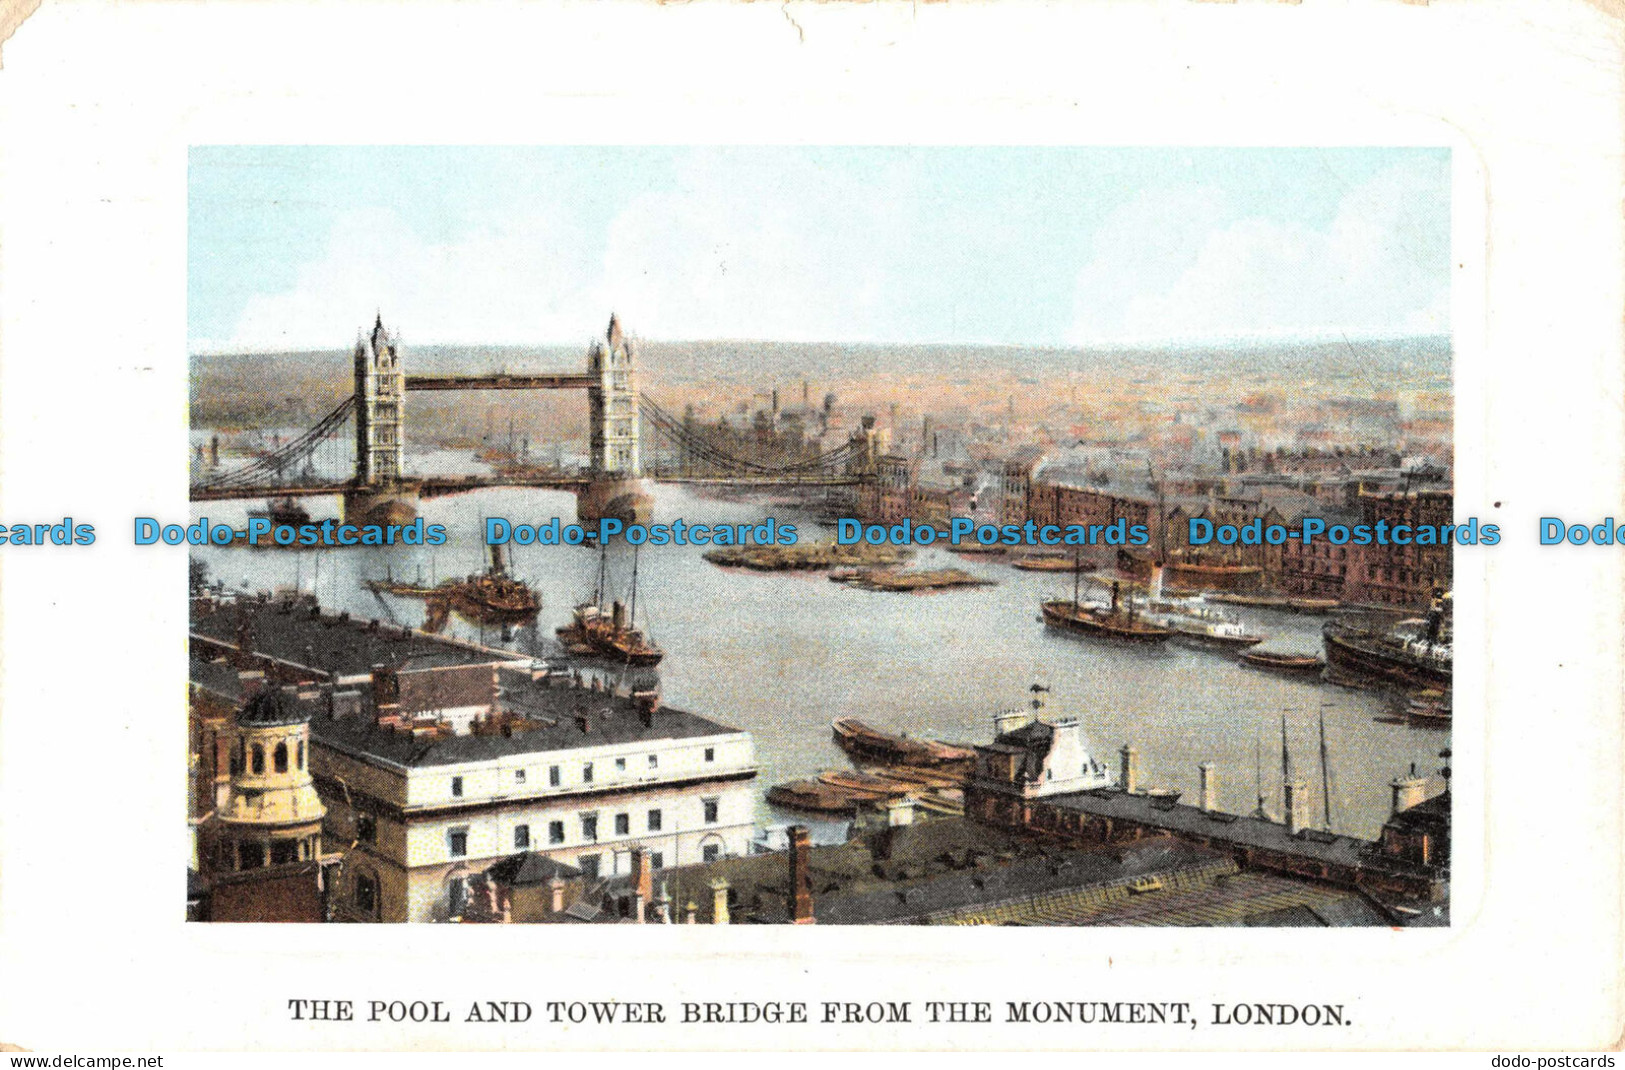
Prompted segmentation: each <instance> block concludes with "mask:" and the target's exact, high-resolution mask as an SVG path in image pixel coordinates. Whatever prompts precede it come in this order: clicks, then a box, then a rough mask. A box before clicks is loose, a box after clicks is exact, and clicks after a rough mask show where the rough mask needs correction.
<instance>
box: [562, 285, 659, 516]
mask: <svg viewBox="0 0 1625 1070" xmlns="http://www.w3.org/2000/svg"><path fill="white" fill-rule="evenodd" d="M636 365H637V354H636V351H635V349H634V347H633V344H632V340H631V339H630V338H627V337H626V336H625V334H623V333H622V331H621V324H620V321H619V320H618V319H617V318H616V317H615V316H614V315H613V314H611V316H610V317H609V329H608V330H607V331H605V332H604V339H603V341H598V340H596V339H595V340H594V341H593V343H592V346H591V347H590V348H589V349H588V350H587V374H588V375H589V376H591V377H592V383H591V385H590V386H588V387H587V421H588V430H589V438H590V450H591V455H592V473H591V482H590V484H589V485H588V487H587V489H586V490H584V491H582V492H581V493H580V494H578V495H577V497H576V517H577V519H579V520H580V521H581V522H582V523H593V522H596V521H597V520H598V519H599V518H600V517H605V516H609V517H614V518H616V519H618V520H622V521H624V522H626V523H628V524H646V523H648V521H649V517H650V515H651V513H652V511H653V505H654V503H653V499H652V498H651V497H650V495H649V487H648V484H647V483H646V482H645V481H644V480H643V478H642V476H643V468H642V463H641V460H640V458H639V456H638V387H637V367H636Z"/></svg>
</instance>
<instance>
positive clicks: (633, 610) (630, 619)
mask: <svg viewBox="0 0 1625 1070" xmlns="http://www.w3.org/2000/svg"><path fill="white" fill-rule="evenodd" d="M638 549H639V547H638V546H636V545H634V546H633V547H632V598H631V602H632V604H631V606H629V607H628V608H627V613H626V626H627V627H628V628H630V627H632V626H633V625H635V624H636V623H637V621H638Z"/></svg>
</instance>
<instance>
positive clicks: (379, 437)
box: [344, 313, 416, 523]
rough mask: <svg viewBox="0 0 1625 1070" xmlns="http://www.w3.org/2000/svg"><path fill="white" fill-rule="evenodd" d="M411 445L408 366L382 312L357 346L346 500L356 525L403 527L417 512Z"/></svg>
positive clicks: (348, 514) (346, 514)
mask: <svg viewBox="0 0 1625 1070" xmlns="http://www.w3.org/2000/svg"><path fill="white" fill-rule="evenodd" d="M405 445H406V364H405V362H404V361H403V360H402V359H401V355H400V351H399V350H398V349H397V348H396V345H395V340H394V339H392V338H391V337H390V336H389V331H388V330H386V329H385V328H384V317H383V314H382V313H380V314H379V316H378V319H377V320H376V321H375V322H374V323H373V326H372V334H371V335H369V336H368V337H366V338H364V339H362V340H360V341H358V342H356V345H355V481H354V489H353V490H352V491H350V492H348V493H346V494H345V495H344V517H345V519H346V520H348V521H350V522H352V523H398V522H402V521H407V520H410V519H411V518H412V517H413V516H414V515H415V514H416V509H415V508H414V507H413V505H412V503H411V501H410V500H409V499H408V496H407V493H406V492H405V491H404V490H403V489H402V487H401V477H402V473H403V471H404V466H403V465H402V463H401V458H402V453H403V451H404V448H405Z"/></svg>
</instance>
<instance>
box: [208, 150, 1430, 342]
mask: <svg viewBox="0 0 1625 1070" xmlns="http://www.w3.org/2000/svg"><path fill="white" fill-rule="evenodd" d="M1449 205H1450V156H1449V151H1448V150H1447V149H1187V148H1177V149H1123V148H917V149H915V148H807V147H783V148H693V147H675V148H664V147H653V148H612V147H585V148H573V147H565V148H555V147H528V148H495V147H492V148H461V147H409V148H366V147H361V148H356V147H279V146H272V147H266V146H244V147H236V146H211V147H199V148H194V149H193V150H192V154H191V169H190V231H189V280H188V281H189V291H188V292H189V318H188V333H189V338H190V344H191V346H192V348H193V350H194V351H197V352H220V351H237V350H245V351H246V350H276V349H306V348H317V349H331V348H341V347H344V346H347V345H348V344H349V343H350V342H351V341H352V340H353V338H354V336H355V334H356V331H357V329H358V328H360V327H361V326H362V324H363V323H366V322H370V321H371V319H372V316H373V314H374V312H375V310H382V312H383V314H384V317H385V319H386V320H387V321H388V322H390V323H392V324H394V325H396V326H397V327H398V328H399V329H400V330H401V332H402V333H403V335H404V336H405V338H406V339H407V340H408V342H411V341H417V342H450V343H455V342H466V343H549V342H575V341H578V340H580V339H582V338H584V337H586V336H588V335H590V334H592V333H593V332H594V331H596V330H597V329H599V327H600V325H601V323H602V321H603V320H604V318H605V315H606V314H607V313H608V312H609V311H610V310H611V309H613V310H615V311H617V312H618V313H619V314H620V315H621V317H622V318H623V320H625V321H626V322H627V323H628V324H629V325H630V326H631V327H632V328H633V329H634V330H635V331H636V332H637V333H639V334H641V335H643V336H644V337H648V338H662V339H693V338H773V339H779V340H785V341H836V342H905V343H906V342H973V343H999V344H1018V345H1062V344H1134V343H1144V342H1156V341H1174V342H1223V341H1233V340H1245V339H1251V338H1307V337H1322V336H1336V335H1339V334H1342V335H1347V336H1350V337H1354V336H1386V335H1401V334H1415V333H1430V334H1443V333H1447V332H1448V306H1449V268H1450V259H1449V258H1450V209H1449Z"/></svg>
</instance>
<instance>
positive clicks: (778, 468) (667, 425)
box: [639, 394, 857, 476]
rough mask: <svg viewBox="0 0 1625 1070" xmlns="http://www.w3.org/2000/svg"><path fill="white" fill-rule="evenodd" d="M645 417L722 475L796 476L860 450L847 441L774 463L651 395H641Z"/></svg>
mask: <svg viewBox="0 0 1625 1070" xmlns="http://www.w3.org/2000/svg"><path fill="white" fill-rule="evenodd" d="M639 402H640V406H641V409H642V412H643V415H644V417H645V418H646V419H647V420H648V421H649V423H650V425H651V426H652V427H653V428H654V429H655V430H656V431H657V432H658V433H659V434H660V436H661V437H662V438H664V439H665V440H666V441H667V442H669V443H671V444H672V445H674V446H676V447H677V448H678V449H679V450H680V451H682V452H683V453H684V454H685V455H686V456H689V457H693V458H695V459H698V460H700V461H702V462H709V463H710V464H713V465H716V466H718V467H719V468H720V469H721V470H722V471H721V472H720V473H719V474H721V475H753V476H796V475H808V476H811V475H819V474H825V473H831V472H836V471H839V470H841V469H843V468H844V467H845V466H846V464H847V462H848V461H849V460H851V459H852V458H853V456H854V455H855V454H856V452H857V451H856V449H855V448H854V446H853V445H852V444H851V443H845V444H843V445H841V446H838V447H836V448H835V449H833V450H829V451H827V452H824V453H820V454H818V455H817V456H814V457H810V458H807V459H806V460H803V461H797V462H794V463H791V464H783V465H772V464H763V463H761V462H760V461H752V460H747V459H746V458H743V457H738V456H735V455H734V454H731V453H729V452H727V451H726V450H724V449H722V448H721V447H719V446H717V445H715V444H713V443H712V442H710V441H709V440H708V439H707V438H706V437H705V436H703V435H698V434H696V433H694V432H693V431H692V430H691V429H689V428H688V427H686V426H684V424H683V422H682V421H681V420H679V419H678V418H677V417H675V416H673V415H672V414H671V413H669V412H667V411H666V410H665V409H663V408H661V407H660V406H659V405H658V404H656V403H655V401H654V400H653V399H651V398H650V397H649V395H647V394H644V395H641V397H640V398H639Z"/></svg>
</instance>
